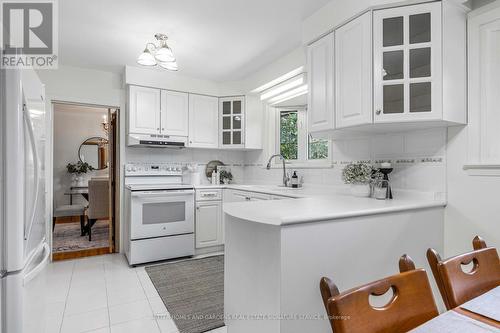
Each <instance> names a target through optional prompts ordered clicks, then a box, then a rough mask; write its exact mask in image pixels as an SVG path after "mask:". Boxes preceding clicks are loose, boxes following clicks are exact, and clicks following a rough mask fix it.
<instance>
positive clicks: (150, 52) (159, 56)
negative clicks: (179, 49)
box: [137, 33, 179, 71]
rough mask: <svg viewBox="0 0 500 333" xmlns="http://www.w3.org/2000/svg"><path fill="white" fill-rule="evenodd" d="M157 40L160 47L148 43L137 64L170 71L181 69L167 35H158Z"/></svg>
mask: <svg viewBox="0 0 500 333" xmlns="http://www.w3.org/2000/svg"><path fill="white" fill-rule="evenodd" d="M155 38H156V40H157V42H158V45H156V44H153V43H147V44H146V48H145V49H144V51H143V52H142V53H141V54H140V55H139V57H138V58H137V63H138V64H139V65H142V66H156V65H159V66H160V67H162V68H165V69H168V70H170V71H177V70H179V67H178V65H177V61H176V60H175V57H174V53H173V52H172V49H171V48H170V47H169V46H168V45H167V39H168V37H167V35H165V34H161V33H157V34H156V35H155Z"/></svg>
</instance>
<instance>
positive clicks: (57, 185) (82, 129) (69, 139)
mask: <svg viewBox="0 0 500 333" xmlns="http://www.w3.org/2000/svg"><path fill="white" fill-rule="evenodd" d="M107 114H108V110H107V109H94V108H83V107H82V108H75V107H68V106H67V105H61V104H58V105H55V107H54V165H53V168H54V180H53V184H54V189H53V191H54V204H55V206H56V207H57V206H59V205H67V204H69V196H67V195H64V192H66V191H68V190H69V188H70V186H71V175H70V174H68V172H67V170H66V165H67V164H68V163H76V162H78V160H79V158H78V149H79V147H80V144H81V143H82V142H83V141H85V140H86V139H88V138H90V137H95V136H97V137H104V138H106V137H107V134H106V133H105V132H104V131H103V129H102V126H101V123H102V116H103V115H107ZM107 175H108V170H107V169H104V170H95V171H91V172H89V173H87V174H86V175H84V177H85V179H90V178H91V177H96V176H97V177H99V176H107ZM73 203H75V204H76V203H82V204H83V203H85V201H84V200H83V198H82V197H81V196H73Z"/></svg>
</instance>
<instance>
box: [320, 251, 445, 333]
mask: <svg viewBox="0 0 500 333" xmlns="http://www.w3.org/2000/svg"><path fill="white" fill-rule="evenodd" d="M399 267H400V271H401V273H400V274H397V275H393V276H390V277H387V278H385V279H382V280H378V281H375V282H372V283H368V284H366V285H364V286H361V287H358V288H353V289H350V290H348V291H345V292H342V293H339V292H338V288H337V287H336V286H335V284H334V283H333V282H331V280H330V279H328V278H322V279H321V281H320V291H321V295H322V297H323V303H324V304H325V308H326V310H327V313H328V315H329V316H330V324H331V326H332V331H333V332H334V333H346V332H356V333H377V332H391V333H403V332H407V331H409V330H411V329H413V328H415V327H417V326H419V325H421V324H423V323H425V322H427V321H429V320H430V319H432V318H434V317H436V316H437V315H438V311H437V307H436V303H435V302H434V298H433V296H432V291H431V287H430V284H429V279H428V278H427V274H426V272H425V270H424V269H415V264H414V263H413V261H412V260H411V258H410V257H408V256H407V255H404V256H403V257H401V258H400V260H399ZM389 289H392V291H393V296H392V298H391V299H390V300H389V302H388V303H387V304H386V305H384V306H382V307H374V306H372V305H371V304H370V301H369V297H370V295H372V296H381V295H384V294H386V293H387V292H388V291H389ZM329 295H332V296H330V297H329ZM326 297H328V299H326Z"/></svg>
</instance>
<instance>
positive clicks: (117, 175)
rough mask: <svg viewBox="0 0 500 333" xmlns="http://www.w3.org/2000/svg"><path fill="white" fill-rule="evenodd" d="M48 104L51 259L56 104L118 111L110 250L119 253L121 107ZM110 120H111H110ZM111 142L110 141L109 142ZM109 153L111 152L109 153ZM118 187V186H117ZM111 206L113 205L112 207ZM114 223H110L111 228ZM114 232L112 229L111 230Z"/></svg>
mask: <svg viewBox="0 0 500 333" xmlns="http://www.w3.org/2000/svg"><path fill="white" fill-rule="evenodd" d="M47 103H50V108H49V110H50V116H49V117H47V118H48V122H49V124H48V125H49V131H48V132H49V133H50V142H48V144H47V150H48V153H47V161H48V163H47V164H46V169H47V172H48V174H47V178H46V179H47V183H48V184H47V185H48V186H47V187H46V193H47V194H48V195H47V198H46V199H47V201H48V205H47V207H48V208H49V209H48V212H47V221H49V222H50V223H47V236H48V243H49V246H50V259H51V261H53V252H52V246H53V239H52V236H53V234H52V218H53V213H54V205H53V196H54V188H53V182H54V170H53V168H54V105H55V104H63V105H75V106H82V107H93V108H102V109H107V110H108V115H109V110H110V109H112V110H116V133H115V135H116V145H115V147H116V149H115V151H116V154H115V157H114V159H115V165H116V166H118V167H117V168H115V173H114V185H115V186H114V187H113V188H114V192H115V201H114V207H115V209H114V211H115V213H114V214H113V217H114V220H115V221H114V233H113V236H114V241H113V242H112V243H111V244H110V249H111V248H112V251H111V250H110V253H112V252H113V253H114V252H119V251H120V245H121V244H120V226H121V220H120V199H121V198H120V186H119V184H120V179H121V174H120V167H119V166H120V158H121V156H120V149H119V147H120V144H121V142H120V106H112V105H101V104H93V103H85V102H73V101H68V100H58V99H51V100H48V101H47ZM108 119H110V118H108ZM108 140H109V134H108ZM108 142H109V141H108ZM108 149H109V144H108ZM108 152H109V151H108ZM108 156H109V155H108ZM116 185H118V186H116ZM110 192H111V191H110ZM110 206H111V205H110ZM111 224H112V223H110V226H111ZM111 230H112V229H111ZM110 238H111V233H110Z"/></svg>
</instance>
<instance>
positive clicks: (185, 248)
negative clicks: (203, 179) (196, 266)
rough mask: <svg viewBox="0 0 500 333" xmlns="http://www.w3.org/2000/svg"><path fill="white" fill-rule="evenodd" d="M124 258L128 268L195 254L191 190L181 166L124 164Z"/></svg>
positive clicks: (192, 196) (192, 190)
mask: <svg viewBox="0 0 500 333" xmlns="http://www.w3.org/2000/svg"><path fill="white" fill-rule="evenodd" d="M125 188H126V191H125V212H126V221H127V222H126V224H125V235H124V236H125V237H124V239H125V255H126V257H127V259H128V262H129V264H130V265H137V264H142V263H146V262H152V261H159V260H165V259H171V258H178V257H186V256H193V255H194V248H195V245H194V244H195V243H194V242H195V241H194V188H193V186H192V185H186V184H183V183H182V167H181V166H180V165H172V164H167V163H131V164H127V165H125Z"/></svg>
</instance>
